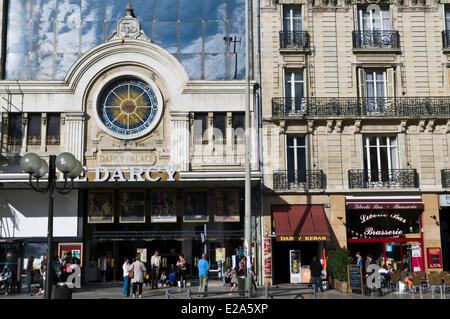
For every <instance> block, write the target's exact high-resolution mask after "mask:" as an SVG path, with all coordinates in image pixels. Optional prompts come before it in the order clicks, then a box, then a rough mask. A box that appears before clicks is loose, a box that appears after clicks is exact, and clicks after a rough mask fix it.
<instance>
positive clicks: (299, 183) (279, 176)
mask: <svg viewBox="0 0 450 319" xmlns="http://www.w3.org/2000/svg"><path fill="white" fill-rule="evenodd" d="M273 188H274V189H276V190H288V189H325V188H327V183H326V177H325V174H324V173H323V171H322V170H300V171H274V172H273Z"/></svg>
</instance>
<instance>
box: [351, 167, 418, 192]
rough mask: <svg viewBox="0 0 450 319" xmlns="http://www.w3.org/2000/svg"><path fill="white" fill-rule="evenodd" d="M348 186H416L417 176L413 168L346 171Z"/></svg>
mask: <svg viewBox="0 0 450 319" xmlns="http://www.w3.org/2000/svg"><path fill="white" fill-rule="evenodd" d="M348 185H349V186H348V187H349V188H418V187H419V176H418V174H417V171H416V170H415V169H386V170H365V169H351V170H349V171H348Z"/></svg>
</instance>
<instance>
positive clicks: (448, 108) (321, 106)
mask: <svg viewBox="0 0 450 319" xmlns="http://www.w3.org/2000/svg"><path fill="white" fill-rule="evenodd" d="M449 116H450V97H449V96H442V97H392V98H391V97H388V98H357V97H308V98H282V97H276V98H272V117H273V118H274V119H301V118H305V117H319V118H327V117H345V118H349V117H350V118H351V117H353V118H361V117H372V118H377V117H382V118H447V117H449Z"/></svg>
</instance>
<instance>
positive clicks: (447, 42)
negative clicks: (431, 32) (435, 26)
mask: <svg viewBox="0 0 450 319" xmlns="http://www.w3.org/2000/svg"><path fill="white" fill-rule="evenodd" d="M442 47H443V48H444V49H450V31H448V30H444V31H442Z"/></svg>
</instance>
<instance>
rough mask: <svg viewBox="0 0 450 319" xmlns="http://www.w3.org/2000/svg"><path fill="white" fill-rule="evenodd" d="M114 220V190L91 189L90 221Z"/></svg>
mask: <svg viewBox="0 0 450 319" xmlns="http://www.w3.org/2000/svg"><path fill="white" fill-rule="evenodd" d="M113 222H114V192H113V191H91V190H90V191H89V193H88V223H113Z"/></svg>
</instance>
